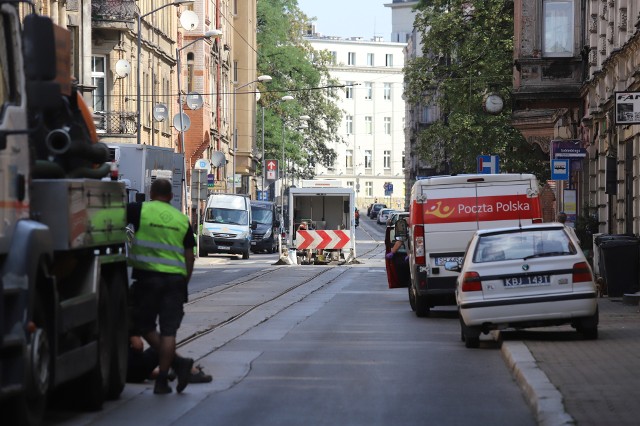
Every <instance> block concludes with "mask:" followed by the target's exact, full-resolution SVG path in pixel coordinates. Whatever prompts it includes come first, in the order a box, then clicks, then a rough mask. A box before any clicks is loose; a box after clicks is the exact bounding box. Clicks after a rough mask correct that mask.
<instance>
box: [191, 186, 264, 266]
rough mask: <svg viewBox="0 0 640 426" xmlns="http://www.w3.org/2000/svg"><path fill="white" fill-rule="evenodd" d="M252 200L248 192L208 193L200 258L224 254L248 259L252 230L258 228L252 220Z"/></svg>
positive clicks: (201, 236)
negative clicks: (212, 254) (244, 193)
mask: <svg viewBox="0 0 640 426" xmlns="http://www.w3.org/2000/svg"><path fill="white" fill-rule="evenodd" d="M250 202H251V201H250V199H249V197H248V196H247V195H238V194H212V195H209V198H207V207H206V209H205V212H204V218H203V222H202V234H201V235H200V241H199V243H200V244H199V255H200V257H206V256H208V255H209V253H224V254H238V255H242V258H243V259H249V251H250V249H251V232H252V229H255V227H256V224H255V223H252V221H251V205H250Z"/></svg>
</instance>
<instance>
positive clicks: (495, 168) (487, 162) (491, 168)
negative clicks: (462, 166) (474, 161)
mask: <svg viewBox="0 0 640 426" xmlns="http://www.w3.org/2000/svg"><path fill="white" fill-rule="evenodd" d="M478 173H482V174H485V175H492V174H498V173H500V157H498V156H497V155H478Z"/></svg>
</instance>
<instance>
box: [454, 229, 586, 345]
mask: <svg viewBox="0 0 640 426" xmlns="http://www.w3.org/2000/svg"><path fill="white" fill-rule="evenodd" d="M445 269H447V270H450V271H459V272H460V275H459V277H458V280H457V284H456V303H457V305H458V310H459V313H460V325H461V336H462V340H464V342H465V346H466V347H468V348H474V347H478V345H479V343H480V333H485V334H487V333H488V332H489V331H490V330H494V329H503V328H528V327H541V326H550V325H562V324H571V325H572V326H573V327H574V328H576V330H577V331H578V332H579V333H581V334H582V335H583V337H584V338H587V339H597V337H598V303H597V290H596V285H595V282H594V279H593V273H592V271H591V267H590V266H589V264H588V262H587V259H586V258H585V256H584V254H583V253H582V250H580V247H579V246H577V243H576V241H575V239H574V238H572V236H570V235H569V231H568V230H567V228H565V227H564V225H562V224H558V223H551V224H539V225H529V226H523V227H510V228H499V229H487V230H481V231H476V233H475V234H474V236H473V238H472V239H471V241H470V242H469V246H468V247H467V251H466V253H465V256H464V259H463V261H462V265H460V264H458V263H457V262H447V263H446V264H445Z"/></svg>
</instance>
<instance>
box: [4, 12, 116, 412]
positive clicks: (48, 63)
mask: <svg viewBox="0 0 640 426" xmlns="http://www.w3.org/2000/svg"><path fill="white" fill-rule="evenodd" d="M19 4H20V3H14V2H10V1H7V0H0V31H1V32H2V35H3V37H1V38H0V413H2V414H1V416H2V423H3V424H7V425H9V424H11V425H14V424H15V425H25V424H26V425H34V424H39V423H41V421H42V417H43V414H44V411H45V407H46V405H47V402H48V400H49V399H50V398H54V399H57V398H58V397H60V398H62V399H63V400H65V401H73V402H74V403H77V404H80V405H82V406H83V407H84V408H87V409H99V408H100V407H101V406H102V403H103V401H104V400H105V398H117V397H118V396H119V395H120V393H121V392H122V390H123V388H124V384H125V379H126V368H127V354H128V321H127V293H128V278H127V267H126V244H125V242H126V237H127V235H126V232H125V225H126V202H127V199H126V192H125V188H124V185H123V184H122V183H119V182H116V181H103V180H102V178H103V177H105V176H108V175H109V173H110V164H111V163H110V162H109V161H108V157H109V150H108V148H107V146H106V145H104V144H101V143H99V142H98V138H97V133H96V130H95V127H94V125H93V118H92V114H91V112H90V111H89V108H88V107H87V105H86V104H85V102H84V101H83V99H82V97H81V96H80V94H79V92H78V91H77V90H76V87H75V85H74V84H73V82H72V79H71V72H70V69H71V68H70V58H71V54H70V52H71V36H70V33H69V32H68V31H67V30H66V29H64V28H62V27H59V26H57V25H54V24H53V23H52V21H51V19H49V18H47V17H44V16H39V15H36V14H28V15H26V16H24V19H21V16H23V14H22V13H20V11H19V10H18V7H19V6H18V5H19ZM24 5H25V4H24V3H23V6H22V7H25V6H24ZM26 5H27V7H29V6H31V7H33V5H31V4H28V3H27V4H26Z"/></svg>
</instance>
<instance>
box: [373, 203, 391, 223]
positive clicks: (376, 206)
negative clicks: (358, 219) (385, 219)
mask: <svg viewBox="0 0 640 426" xmlns="http://www.w3.org/2000/svg"><path fill="white" fill-rule="evenodd" d="M386 208H387V205H386V204H384V203H374V204H373V205H372V206H371V210H370V211H369V217H370V218H371V219H375V218H377V217H378V212H379V211H380V210H381V209H386Z"/></svg>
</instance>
